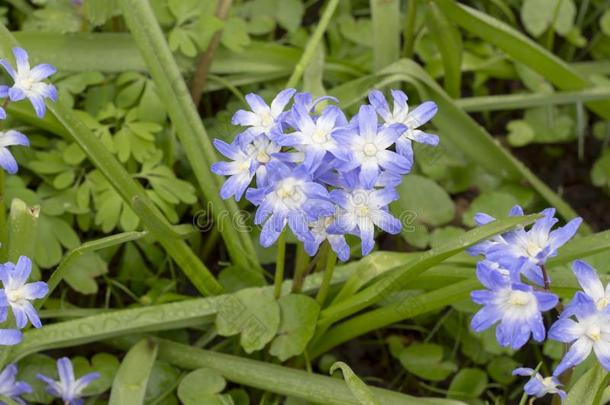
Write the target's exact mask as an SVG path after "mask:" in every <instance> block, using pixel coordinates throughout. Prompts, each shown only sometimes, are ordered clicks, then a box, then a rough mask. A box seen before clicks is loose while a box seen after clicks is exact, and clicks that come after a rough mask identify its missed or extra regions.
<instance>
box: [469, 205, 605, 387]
mask: <svg viewBox="0 0 610 405" xmlns="http://www.w3.org/2000/svg"><path fill="white" fill-rule="evenodd" d="M540 214H541V215H542V217H541V218H540V219H538V220H536V222H535V223H534V224H533V225H532V226H531V227H530V228H529V229H526V228H525V227H519V228H517V229H514V230H511V231H509V232H506V233H503V234H501V235H498V236H495V237H493V238H491V239H490V240H487V241H484V242H482V243H479V244H477V245H475V246H473V247H471V248H470V249H469V250H468V251H469V253H470V254H472V255H483V256H484V259H483V260H482V261H480V262H479V263H478V264H477V277H478V279H479V281H480V282H481V284H483V286H484V287H486V288H487V289H486V290H479V291H473V292H472V294H471V297H472V300H473V301H474V302H475V303H477V304H481V305H483V307H482V308H481V309H480V310H479V311H478V312H477V313H476V314H475V315H474V317H473V318H472V321H471V327H472V329H473V330H474V331H476V332H481V331H483V330H485V329H487V328H489V327H491V326H493V325H494V324H496V323H498V325H497V327H496V338H497V340H498V343H500V345H502V346H505V347H506V346H510V347H511V348H513V349H519V348H521V347H522V346H523V345H525V344H526V343H527V342H528V341H529V339H530V336H531V337H533V339H534V340H535V341H537V342H542V341H544V339H545V338H546V335H547V333H546V329H545V326H544V322H543V318H542V313H543V312H545V311H549V310H551V309H553V308H555V307H557V304H558V303H559V297H557V295H555V294H553V293H551V292H550V285H551V279H550V277H549V276H548V274H547V271H546V269H545V267H544V266H545V264H546V262H547V260H548V259H549V258H550V257H553V256H555V255H556V254H557V250H558V249H559V248H560V247H561V246H563V245H564V244H565V243H566V242H567V241H569V240H570V239H571V238H572V237H573V236H574V234H575V233H576V231H577V230H578V227H579V226H580V224H581V222H582V219H581V218H575V219H573V220H571V221H569V222H568V223H567V224H566V225H564V226H563V227H557V228H555V229H554V226H555V225H556V224H557V222H558V220H557V219H556V218H555V210H554V209H552V208H548V209H545V210H543V211H542V212H541V213H540ZM509 215H510V216H522V215H523V209H522V208H521V207H519V206H515V207H513V208H512V209H511V211H510V212H509ZM492 221H495V218H493V217H491V216H489V215H487V214H483V213H479V214H477V215H476V216H475V222H476V223H477V224H478V225H484V224H487V223H490V222H492ZM574 273H575V274H576V277H577V278H578V280H579V282H580V284H581V285H582V287H583V288H584V290H585V292H579V293H577V294H576V296H575V298H574V299H573V300H572V302H571V303H570V305H568V306H567V307H566V309H565V310H564V311H563V313H562V314H561V316H560V318H559V320H558V321H557V322H555V323H554V324H553V325H552V326H551V328H550V329H549V331H548V337H549V338H551V339H554V340H558V341H561V342H565V343H570V342H574V343H573V344H572V347H571V349H570V351H568V353H567V354H566V356H565V357H564V359H563V360H562V361H561V362H560V363H559V365H558V366H557V367H556V369H555V371H554V372H553V376H551V377H546V378H543V377H542V376H541V375H540V374H539V373H538V372H535V371H534V370H532V369H529V368H518V369H516V370H515V371H514V374H515V375H522V376H530V377H531V378H530V381H529V382H528V383H527V384H526V385H525V392H526V393H528V394H529V395H533V396H536V397H541V396H544V395H546V394H547V393H554V394H559V395H560V396H561V397H562V398H563V397H564V396H565V392H564V391H563V390H561V389H559V388H558V387H559V385H560V384H559V381H558V379H557V377H558V376H559V375H560V374H561V373H562V372H563V371H565V370H566V369H568V368H570V367H572V366H574V365H576V364H578V363H580V362H582V361H583V360H584V359H585V358H586V357H587V356H588V355H589V353H590V352H591V349H593V350H594V351H595V353H596V354H597V355H598V358H599V359H600V362H601V363H602V365H604V367H606V368H610V312H608V315H606V312H605V308H606V305H607V304H608V302H610V301H608V299H610V290H608V293H606V291H605V290H604V289H603V287H602V285H601V282H600V281H599V278H598V277H597V274H596V273H595V271H594V270H593V269H592V268H591V267H589V266H588V265H587V264H586V263H584V262H581V261H576V262H574ZM606 297H608V298H606ZM609 311H610V310H609ZM606 331H607V332H606ZM604 354H607V356H606V357H604Z"/></svg>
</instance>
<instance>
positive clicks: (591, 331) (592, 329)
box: [585, 325, 602, 342]
mask: <svg viewBox="0 0 610 405" xmlns="http://www.w3.org/2000/svg"><path fill="white" fill-rule="evenodd" d="M585 334H586V335H587V337H588V338H589V339H591V340H592V341H594V342H597V341H598V340H599V339H601V337H602V331H601V329H600V327H599V325H591V326H589V327H588V328H587V332H586V333H585Z"/></svg>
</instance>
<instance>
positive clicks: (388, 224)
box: [328, 186, 402, 256]
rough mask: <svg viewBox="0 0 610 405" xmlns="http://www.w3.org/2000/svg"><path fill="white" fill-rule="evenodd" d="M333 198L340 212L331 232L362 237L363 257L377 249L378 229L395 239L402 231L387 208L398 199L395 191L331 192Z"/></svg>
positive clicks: (359, 189)
mask: <svg viewBox="0 0 610 405" xmlns="http://www.w3.org/2000/svg"><path fill="white" fill-rule="evenodd" d="M330 198H331V199H332V200H333V202H334V203H335V204H337V206H338V207H339V209H338V210H337V213H336V216H335V217H336V219H335V221H334V222H333V223H332V224H331V225H330V226H329V227H328V232H329V233H333V234H347V233H350V234H354V235H357V236H358V237H360V240H361V241H362V246H361V248H362V249H361V250H362V255H363V256H364V255H367V254H369V253H370V252H371V251H372V250H373V247H374V246H375V226H377V227H379V228H381V229H382V230H384V231H386V232H388V233H390V234H393V235H395V234H397V233H399V232H400V230H401V228H402V225H401V223H400V221H399V220H398V219H397V218H396V217H394V216H393V215H392V214H390V212H389V209H388V205H389V204H390V203H391V202H392V201H396V200H397V199H398V193H397V192H396V190H395V189H393V188H389V187H388V188H382V189H367V188H364V187H362V186H360V187H356V188H353V189H350V190H342V189H335V190H333V191H331V192H330Z"/></svg>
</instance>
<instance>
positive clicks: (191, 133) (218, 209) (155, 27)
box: [119, 0, 260, 268]
mask: <svg viewBox="0 0 610 405" xmlns="http://www.w3.org/2000/svg"><path fill="white" fill-rule="evenodd" d="M119 3H120V5H121V9H122V10H123V16H124V17H125V20H126V22H127V26H128V27H129V29H130V31H131V33H132V35H133V37H134V39H135V41H136V44H137V45H138V48H139V50H140V52H141V54H142V56H143V58H144V60H145V61H146V65H147V66H148V69H149V71H150V74H151V76H152V78H153V80H154V81H155V84H156V85H157V88H158V90H159V94H160V96H161V99H162V100H163V101H164V103H165V108H166V110H167V111H168V113H169V116H170V118H171V120H172V123H173V124H174V126H175V128H176V132H177V134H178V138H179V140H180V142H181V143H182V146H183V148H184V151H185V153H186V156H187V159H188V161H189V163H190V165H191V168H192V169H193V173H194V174H195V177H196V178H197V181H198V182H199V187H200V189H201V191H202V192H203V195H204V196H205V198H206V200H207V201H208V202H209V204H210V206H211V209H212V212H213V214H214V219H215V223H216V226H217V227H219V230H220V232H221V235H222V237H223V239H224V241H225V244H226V246H227V249H228V251H229V254H230V256H231V259H232V260H233V262H234V263H235V264H237V265H240V266H242V267H244V268H248V267H252V266H254V267H255V268H260V265H259V264H258V261H257V259H256V253H255V250H254V245H253V244H252V240H251V239H250V234H249V233H248V232H238V230H237V229H236V227H235V226H234V223H233V221H235V220H237V219H238V217H239V215H240V212H239V210H238V208H237V204H235V202H234V201H233V200H224V201H223V200H222V199H221V198H220V195H219V190H220V187H221V186H222V182H223V179H222V178H221V177H220V176H216V175H214V174H212V172H211V171H210V166H211V165H212V163H213V162H215V161H217V160H218V158H217V156H216V153H215V152H214V147H213V146H212V142H211V141H210V139H209V138H208V134H207V133H206V131H205V128H204V127H203V124H202V122H201V118H200V117H199V113H198V112H197V110H196V109H195V106H194V105H193V101H192V99H191V96H190V92H189V90H188V88H187V87H186V84H185V82H184V79H183V78H182V75H181V73H180V70H179V69H178V66H177V64H176V61H175V60H174V57H173V55H172V53H171V51H170V49H169V46H168V44H167V41H166V40H165V37H164V35H163V31H161V28H160V27H159V24H158V23H157V20H156V18H155V15H154V13H153V11H152V9H151V8H150V5H149V4H148V2H146V1H140V0H121V1H120V2H119Z"/></svg>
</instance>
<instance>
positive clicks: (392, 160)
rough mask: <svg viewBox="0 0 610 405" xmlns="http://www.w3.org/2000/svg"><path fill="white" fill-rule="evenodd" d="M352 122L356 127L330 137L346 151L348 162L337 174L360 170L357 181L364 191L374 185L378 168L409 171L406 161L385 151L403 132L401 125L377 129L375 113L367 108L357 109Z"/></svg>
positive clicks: (340, 131) (341, 130) (398, 172)
mask: <svg viewBox="0 0 610 405" xmlns="http://www.w3.org/2000/svg"><path fill="white" fill-rule="evenodd" d="M356 121H357V124H354V123H351V124H350V125H349V126H348V127H345V128H341V129H337V130H335V131H334V132H333V134H332V136H333V137H334V138H335V139H336V140H337V142H338V143H339V144H340V145H341V147H343V148H346V149H347V150H349V152H350V156H349V159H348V160H347V161H346V162H345V163H344V164H343V165H342V166H341V167H340V170H341V171H349V170H353V169H355V168H360V174H359V177H360V182H361V183H362V185H363V186H364V187H365V188H372V187H373V186H374V185H375V182H377V179H378V178H379V174H380V172H381V169H385V170H387V171H389V172H393V173H396V174H406V173H408V172H409V170H410V169H411V164H410V163H409V161H408V160H407V158H405V157H404V156H401V155H399V154H397V153H396V152H392V151H391V150H389V148H390V147H391V146H392V145H394V143H395V142H396V139H398V137H400V134H401V133H402V132H403V131H405V130H406V127H405V126H404V125H402V124H390V125H389V126H387V127H383V128H379V127H378V125H377V113H376V112H375V109H374V108H373V107H371V106H370V105H363V106H361V107H360V111H359V112H358V115H357V119H356Z"/></svg>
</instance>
